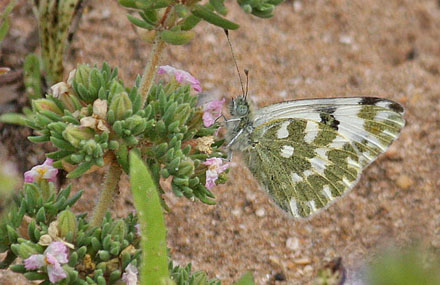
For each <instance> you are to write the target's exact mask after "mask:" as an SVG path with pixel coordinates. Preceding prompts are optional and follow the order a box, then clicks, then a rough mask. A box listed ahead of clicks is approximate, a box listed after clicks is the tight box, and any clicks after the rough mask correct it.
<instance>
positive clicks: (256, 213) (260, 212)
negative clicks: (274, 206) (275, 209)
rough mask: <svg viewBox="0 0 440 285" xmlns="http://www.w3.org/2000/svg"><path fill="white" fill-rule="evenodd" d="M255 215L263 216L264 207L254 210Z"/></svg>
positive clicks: (264, 212)
mask: <svg viewBox="0 0 440 285" xmlns="http://www.w3.org/2000/svg"><path fill="white" fill-rule="evenodd" d="M255 215H257V216H258V217H264V215H266V211H265V210H264V208H260V209H258V210H257V211H256V212H255Z"/></svg>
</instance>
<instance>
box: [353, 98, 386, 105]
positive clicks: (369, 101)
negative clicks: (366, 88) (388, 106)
mask: <svg viewBox="0 0 440 285" xmlns="http://www.w3.org/2000/svg"><path fill="white" fill-rule="evenodd" d="M380 101H385V100H384V99H382V98H377V97H363V98H362V100H361V101H360V102H359V105H376V104H377V102H380Z"/></svg>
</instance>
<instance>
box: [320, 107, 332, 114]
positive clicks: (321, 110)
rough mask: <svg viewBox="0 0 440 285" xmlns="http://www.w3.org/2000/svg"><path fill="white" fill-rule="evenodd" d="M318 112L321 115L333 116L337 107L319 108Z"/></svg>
mask: <svg viewBox="0 0 440 285" xmlns="http://www.w3.org/2000/svg"><path fill="white" fill-rule="evenodd" d="M316 111H317V112H319V113H327V114H333V113H334V112H335V111H336V107H335V106H325V107H320V108H317V109H316Z"/></svg>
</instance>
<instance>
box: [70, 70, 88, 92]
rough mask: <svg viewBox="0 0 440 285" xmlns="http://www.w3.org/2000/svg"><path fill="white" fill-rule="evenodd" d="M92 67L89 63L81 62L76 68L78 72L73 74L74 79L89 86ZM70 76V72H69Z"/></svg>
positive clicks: (86, 86)
mask: <svg viewBox="0 0 440 285" xmlns="http://www.w3.org/2000/svg"><path fill="white" fill-rule="evenodd" d="M91 70H92V69H91V68H90V66H89V65H88V64H80V65H79V66H78V68H77V69H76V72H74V73H73V74H72V76H73V81H74V82H75V83H77V84H82V85H84V87H85V88H88V87H89V75H90V71H91ZM69 77H70V74H69Z"/></svg>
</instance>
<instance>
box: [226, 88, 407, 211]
mask: <svg viewBox="0 0 440 285" xmlns="http://www.w3.org/2000/svg"><path fill="white" fill-rule="evenodd" d="M246 93H247V92H246ZM230 114H231V118H230V119H229V120H227V121H226V128H227V131H226V135H225V138H226V142H227V149H228V150H229V151H239V152H241V153H242V155H243V158H244V161H245V163H246V165H247V166H248V168H249V169H250V170H251V172H252V174H253V175H254V176H255V177H256V179H257V180H258V181H259V183H260V184H261V185H262V186H263V188H264V189H265V190H266V192H267V193H268V194H269V195H270V197H271V198H272V200H273V201H274V202H275V204H277V205H278V206H279V207H280V208H281V209H282V210H284V211H286V212H287V213H289V214H290V215H292V216H293V217H295V218H307V217H309V216H311V215H312V214H314V213H316V212H318V211H319V210H321V209H324V208H326V207H327V206H329V205H330V204H331V203H332V202H333V201H334V200H336V199H338V198H340V197H342V196H343V195H344V194H345V193H347V192H348V191H349V190H350V189H352V188H353V187H354V185H356V183H357V182H358V180H359V177H360V175H361V173H362V170H363V169H364V168H366V167H367V166H368V165H369V164H370V163H371V162H373V161H374V160H375V159H376V158H377V157H378V156H379V155H380V154H381V153H384V152H385V151H386V150H387V148H388V147H389V146H390V145H391V143H392V142H393V141H394V140H395V139H396V138H397V137H398V136H399V133H400V131H401V130H402V128H403V127H404V125H405V120H404V118H403V115H404V109H403V107H402V106H401V105H400V104H398V103H396V102H393V101H390V100H387V99H381V98H376V97H352V98H327V99H307V100H295V101H286V102H282V103H278V104H273V105H270V106H267V107H263V108H261V109H257V108H255V106H253V105H252V104H251V103H250V102H249V101H248V100H247V97H246V96H245V95H242V96H238V97H236V98H235V99H233V100H232V101H231V104H230Z"/></svg>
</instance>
